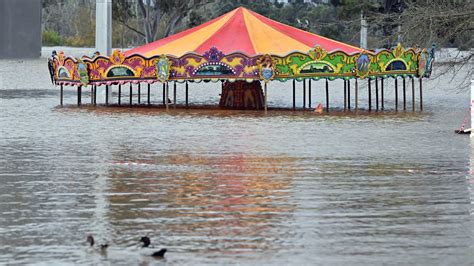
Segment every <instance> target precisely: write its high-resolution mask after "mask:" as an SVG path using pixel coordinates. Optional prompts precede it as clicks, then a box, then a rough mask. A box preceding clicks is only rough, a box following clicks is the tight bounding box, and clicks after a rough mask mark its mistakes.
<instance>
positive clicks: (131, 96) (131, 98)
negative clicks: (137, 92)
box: [130, 83, 133, 106]
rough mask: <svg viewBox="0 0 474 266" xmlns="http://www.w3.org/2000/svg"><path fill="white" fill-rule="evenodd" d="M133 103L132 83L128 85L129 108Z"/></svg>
mask: <svg viewBox="0 0 474 266" xmlns="http://www.w3.org/2000/svg"><path fill="white" fill-rule="evenodd" d="M132 103H133V92H132V83H130V106H132Z"/></svg>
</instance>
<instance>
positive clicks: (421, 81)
mask: <svg viewBox="0 0 474 266" xmlns="http://www.w3.org/2000/svg"><path fill="white" fill-rule="evenodd" d="M420 111H423V78H421V77H420Z"/></svg>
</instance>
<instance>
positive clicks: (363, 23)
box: [360, 10, 368, 49]
mask: <svg viewBox="0 0 474 266" xmlns="http://www.w3.org/2000/svg"><path fill="white" fill-rule="evenodd" d="M367 29H368V25H367V20H366V19H365V17H364V12H363V11H362V10H361V11H360V48H362V49H368V45H367Z"/></svg>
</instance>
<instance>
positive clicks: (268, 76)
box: [49, 7, 434, 111]
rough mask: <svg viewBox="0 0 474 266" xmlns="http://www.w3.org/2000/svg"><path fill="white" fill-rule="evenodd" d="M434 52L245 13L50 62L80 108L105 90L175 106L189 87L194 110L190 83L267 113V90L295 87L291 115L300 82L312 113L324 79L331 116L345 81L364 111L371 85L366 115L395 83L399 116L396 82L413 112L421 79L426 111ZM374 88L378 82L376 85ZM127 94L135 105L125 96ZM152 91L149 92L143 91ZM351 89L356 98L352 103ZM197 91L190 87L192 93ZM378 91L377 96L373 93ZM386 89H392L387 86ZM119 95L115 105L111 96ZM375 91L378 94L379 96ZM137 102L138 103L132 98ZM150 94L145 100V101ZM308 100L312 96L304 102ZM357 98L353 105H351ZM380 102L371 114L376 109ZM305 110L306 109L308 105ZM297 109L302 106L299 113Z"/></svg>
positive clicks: (225, 103) (347, 99) (225, 102)
mask: <svg viewBox="0 0 474 266" xmlns="http://www.w3.org/2000/svg"><path fill="white" fill-rule="evenodd" d="M433 61H434V47H433V48H431V49H430V51H428V50H427V49H419V48H408V49H405V48H403V47H402V46H401V45H400V44H398V45H397V46H396V47H395V48H393V49H392V50H380V51H377V52H374V51H371V50H364V49H361V48H358V47H355V46H352V45H349V44H345V43H342V42H338V41H335V40H331V39H328V38H325V37H322V36H319V35H316V34H313V33H310V32H306V31H303V30H300V29H297V28H294V27H291V26H288V25H285V24H282V23H279V22H277V21H274V20H271V19H269V18H266V17H264V16H262V15H259V14H257V13H255V12H253V11H251V10H248V9H245V8H243V7H240V8H237V9H235V10H233V11H231V12H229V13H227V14H224V15H222V16H220V17H218V18H215V19H213V20H211V21H208V22H206V23H204V24H202V25H200V26H197V27H195V28H191V29H188V30H185V31H183V32H180V33H177V34H175V35H172V36H169V37H167V38H164V39H161V40H157V41H155V42H152V43H149V44H147V45H143V46H141V47H137V48H134V49H131V50H128V51H126V52H122V51H120V50H115V51H114V52H113V53H112V55H111V56H103V55H100V54H98V53H96V54H94V55H93V56H92V57H88V56H83V57H82V58H74V57H70V56H66V55H64V53H63V52H59V53H57V54H53V55H52V56H51V58H50V61H49V70H50V74H51V79H52V82H53V83H54V84H55V85H56V86H58V87H59V88H60V92H61V93H60V104H61V105H63V89H64V86H69V87H72V88H74V89H75V90H76V91H77V96H78V97H77V104H78V105H81V104H82V90H85V89H87V88H90V91H91V94H90V95H91V104H92V105H96V104H97V90H98V89H103V90H105V96H106V97H105V102H104V103H103V104H104V105H108V106H111V105H113V106H160V107H163V108H166V109H168V108H169V106H170V105H174V106H176V97H174V102H172V101H171V100H169V87H170V86H169V85H170V83H171V84H172V85H173V89H174V94H175V95H176V83H185V95H186V97H185V99H186V100H185V104H184V105H183V107H184V108H189V107H190V104H189V99H188V98H189V97H188V91H189V87H190V85H192V84H196V83H200V82H220V83H221V86H222V93H221V98H220V101H219V103H218V104H219V108H229V109H252V110H265V111H266V110H267V109H268V105H267V87H268V86H271V83H272V82H288V81H290V82H291V83H292V86H291V87H292V89H293V109H296V108H297V107H296V100H295V91H296V82H300V83H301V82H302V87H303V98H304V99H303V106H302V109H311V108H313V106H312V102H311V99H312V93H311V86H312V85H311V82H312V81H316V80H325V89H326V95H325V96H326V104H325V110H326V111H329V104H330V103H329V83H330V81H333V80H336V79H342V80H343V81H344V101H343V102H344V106H343V107H342V106H341V107H339V108H341V109H342V108H343V109H344V110H345V111H346V110H351V108H352V109H353V110H358V109H359V108H358V93H359V88H358V86H359V85H358V81H359V80H363V79H367V81H368V82H367V86H368V96H369V97H368V99H369V104H368V109H369V111H371V110H372V109H375V110H377V111H379V110H384V109H385V107H384V80H386V79H388V78H392V79H395V87H394V90H395V97H396V99H395V102H396V106H395V109H396V110H398V81H399V80H400V81H401V82H402V83H403V106H404V109H406V83H407V81H411V85H412V97H413V101H412V102H413V110H415V103H414V100H415V79H416V78H418V83H419V85H418V87H419V99H420V105H419V106H420V108H419V109H420V110H422V108H423V107H422V80H423V78H428V77H429V76H430V74H431V70H432V65H433ZM154 83H159V84H161V85H160V86H159V87H158V89H159V90H160V92H161V90H162V94H163V97H162V99H160V101H158V102H156V101H155V102H153V103H152V101H151V99H150V95H151V93H150V92H151V90H152V89H156V86H153V88H152V85H153V84H154ZM372 83H374V84H372ZM126 86H128V89H129V93H128V96H129V99H128V101H124V99H123V95H122V92H123V90H125V89H126V88H125V87H126ZM142 86H144V87H146V93H144V92H142V90H143V89H144V88H142ZM351 86H352V88H353V89H352V93H354V95H353V96H354V97H352V98H351ZM191 89H192V88H191ZM372 89H373V90H372ZM385 89H386V88H385ZM112 90H114V91H115V92H117V94H118V98H117V99H116V100H113V99H110V96H109V95H110V92H111V91H112ZM374 92H375V95H373V94H374ZM133 94H135V96H138V102H133V97H132V95H133ZM143 96H146V99H145V101H142V97H143ZM306 96H308V97H306ZM351 99H352V101H351ZM373 102H375V106H374V108H373V106H372V103H373ZM306 104H307V105H306ZM298 108H299V107H298Z"/></svg>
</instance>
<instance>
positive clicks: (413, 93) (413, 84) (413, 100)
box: [411, 77, 415, 112]
mask: <svg viewBox="0 0 474 266" xmlns="http://www.w3.org/2000/svg"><path fill="white" fill-rule="evenodd" d="M411 105H412V109H413V112H415V77H411Z"/></svg>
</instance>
